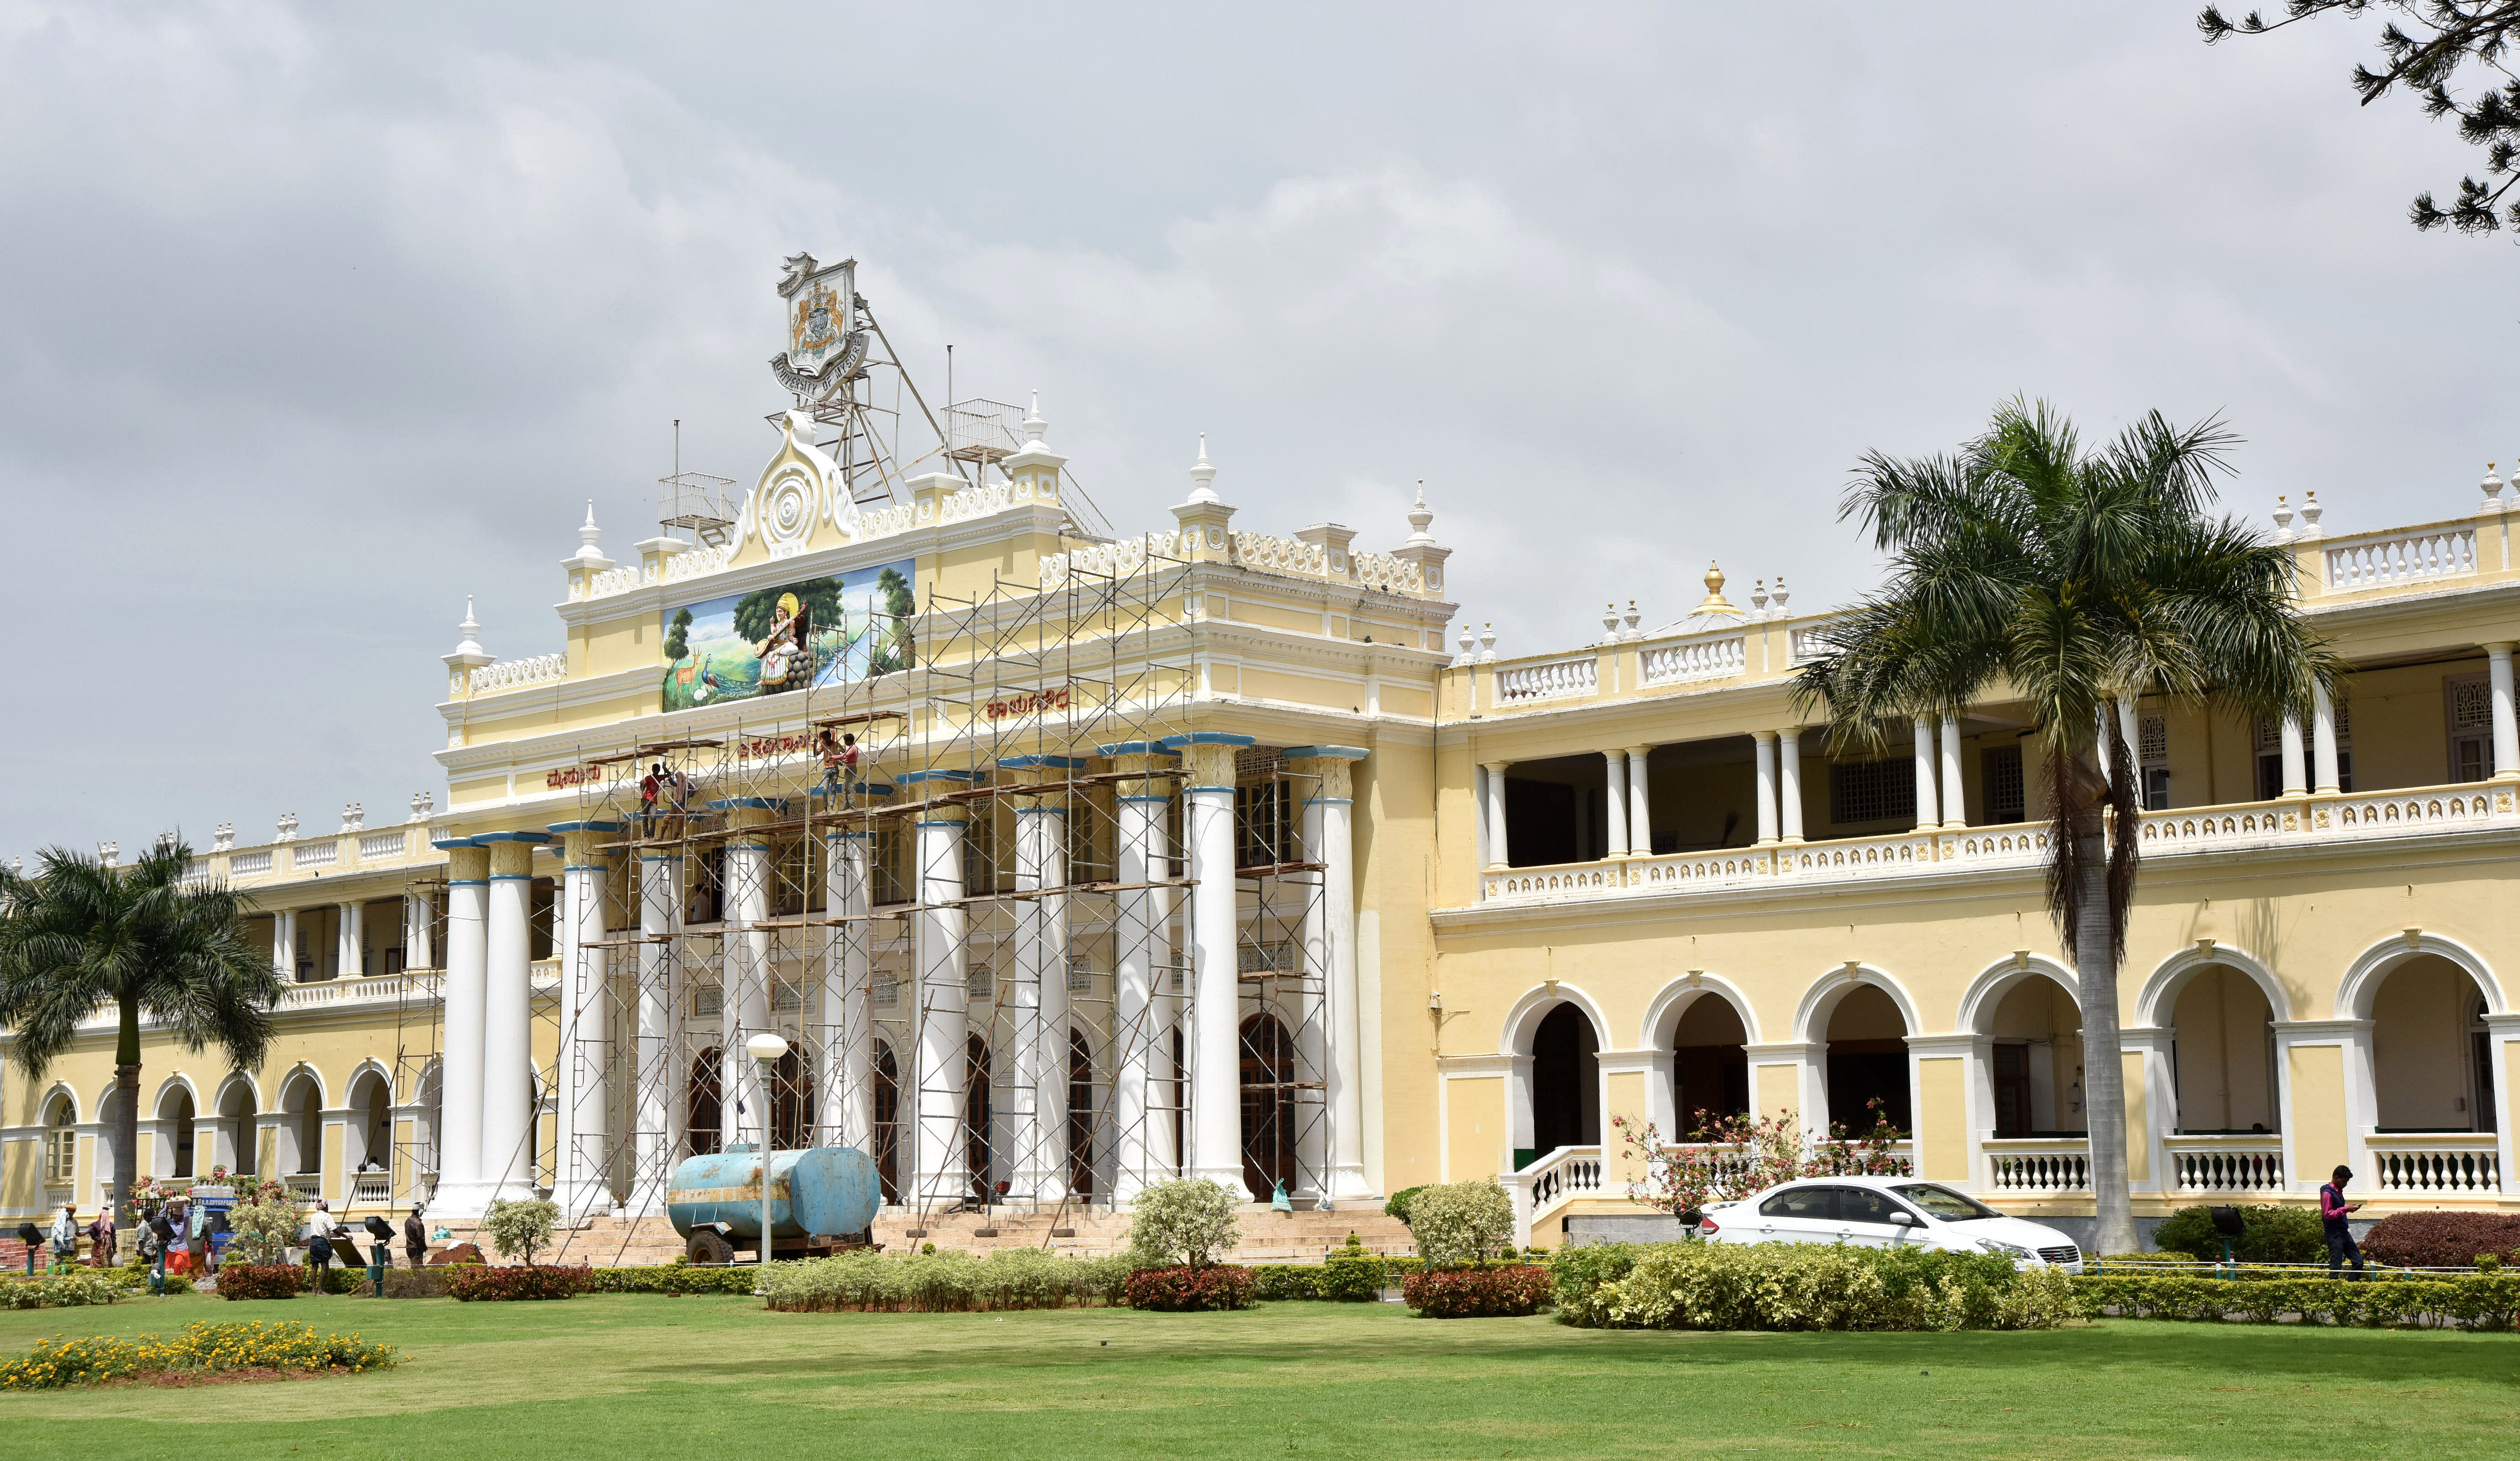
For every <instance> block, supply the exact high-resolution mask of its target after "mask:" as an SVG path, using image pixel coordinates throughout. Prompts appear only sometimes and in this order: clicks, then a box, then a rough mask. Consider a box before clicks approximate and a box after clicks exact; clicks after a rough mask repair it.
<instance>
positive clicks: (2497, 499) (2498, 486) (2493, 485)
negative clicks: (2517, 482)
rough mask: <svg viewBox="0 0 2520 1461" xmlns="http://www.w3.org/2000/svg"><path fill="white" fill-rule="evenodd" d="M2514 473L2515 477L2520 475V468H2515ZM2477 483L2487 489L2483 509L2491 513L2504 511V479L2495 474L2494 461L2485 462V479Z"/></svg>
mask: <svg viewBox="0 0 2520 1461" xmlns="http://www.w3.org/2000/svg"><path fill="white" fill-rule="evenodd" d="M2512 475H2513V476H2514V477H2520V468H2515V469H2513V472H2512ZM2477 485H2478V486H2480V487H2482V488H2483V489H2484V491H2485V507H2484V509H2483V510H2484V511H2486V512H2489V513H2498V512H2500V511H2502V479H2500V478H2498V477H2497V476H2495V475H2494V464H2493V463H2492V462H2488V463H2486V464H2485V480H2483V481H2482V482H2479V483H2477Z"/></svg>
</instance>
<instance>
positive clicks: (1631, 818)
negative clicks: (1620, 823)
mask: <svg viewBox="0 0 2520 1461" xmlns="http://www.w3.org/2000/svg"><path fill="white" fill-rule="evenodd" d="M1652 752H1653V748H1652V747H1650V746H1631V747H1629V748H1628V851H1629V852H1630V853H1632V854H1633V855H1635V856H1638V857H1645V856H1650V855H1651V854H1652V852H1653V804H1652V802H1651V801H1650V800H1648V799H1647V798H1646V796H1645V794H1646V793H1647V792H1648V791H1650V790H1651V788H1650V787H1648V786H1647V785H1646V783H1645V757H1646V756H1647V755H1649V754H1651V753H1652Z"/></svg>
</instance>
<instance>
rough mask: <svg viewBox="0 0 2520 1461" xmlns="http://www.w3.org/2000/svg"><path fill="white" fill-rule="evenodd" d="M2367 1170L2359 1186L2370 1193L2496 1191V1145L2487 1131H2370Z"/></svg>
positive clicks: (2498, 1179) (2498, 1182) (2499, 1184)
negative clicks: (2464, 1132)
mask: <svg viewBox="0 0 2520 1461" xmlns="http://www.w3.org/2000/svg"><path fill="white" fill-rule="evenodd" d="M2366 1143H2367V1145H2368V1146H2369V1148H2370V1151H2371V1172H2370V1174H2369V1175H2368V1176H2367V1177H2365V1178H2363V1188H2364V1189H2365V1190H2367V1191H2372V1192H2422V1193H2434V1192H2500V1191H2501V1190H2502V1167H2501V1160H2500V1157H2499V1147H2498V1143H2497V1142H2496V1140H2495V1136H2494V1133H2493V1132H2491V1131H2479V1132H2476V1133H2474V1134H2472V1135H2470V1134H2462V1133H2459V1132H2454V1131H2453V1132H2443V1133H2438V1134H2436V1133H2430V1132H2426V1133H2422V1134H2414V1133H2407V1134H2403V1135H2401V1134H2386V1133H2377V1132H2375V1133H2373V1134H2372V1135H2371V1136H2370V1137H2368V1138H2367V1139H2366Z"/></svg>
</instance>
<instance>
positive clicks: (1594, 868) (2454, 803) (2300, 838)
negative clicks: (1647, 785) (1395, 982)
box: [1479, 783, 2520, 903]
mask: <svg viewBox="0 0 2520 1461" xmlns="http://www.w3.org/2000/svg"><path fill="white" fill-rule="evenodd" d="M2513 794H2514V788H2513V786H2512V785H2511V784H2509V783H2467V784H2460V785H2456V786H2438V787H2416V788H2408V789H2401V790H2397V791H2389V792H2376V793H2372V794H2370V795H2368V796H2359V795H2338V794H2330V795H2326V796H2315V797H2294V798H2285V799H2277V800H2273V801H2253V802H2239V803H2234V804H2231V805H2227V806H2191V807H2178V808H2174V809H2171V810H2168V811H2147V812H2143V813H2141V814H2140V821H2139V827H2138V834H2137V835H2138V838H2139V839H2140V846H2141V848H2142V851H2143V855H2144V856H2145V857H2148V858H2149V857H2183V856H2195V855H2201V854H2208V853H2216V852H2244V851H2283V850H2288V849H2293V848H2309V847H2314V846H2320V845H2338V844H2367V843H2379V842H2393V841H2401V840H2406V839H2412V838H2425V837H2438V836H2447V835H2456V834H2460V833H2472V832H2493V831H2504V832H2508V831H2520V805H2515V799H2514V795H2513ZM2047 855H2048V828H2047V826H2046V825H2045V824H2044V823H2031V822H2016V823H2012V824H2008V825H2004V826H1996V827H1962V828H1942V829H1939V830H1933V831H1926V830H1918V831H1914V832H1903V833H1897V834H1893V835H1890V836H1883V837H1862V838H1847V839H1841V840H1833V841H1824V842H1808V843H1786V844H1777V845H1766V846H1748V847H1728V848H1722V849H1717V850H1711V851H1702V852H1688V853H1678V854H1662V855H1656V856H1644V857H1637V856H1629V857H1607V858H1601V859H1598V860H1595V861H1591V862H1581V863H1561V864H1556V865H1553V866H1547V867H1518V868H1510V869H1506V870H1502V871H1490V872H1487V873H1484V874H1482V875H1481V876H1480V879H1479V892H1480V899H1481V901H1482V902H1487V903H1550V902H1565V901H1586V900H1605V899H1620V898H1649V897H1656V896H1661V895H1664V894H1677V893H1691V892H1701V891H1703V892H1716V891H1727V890H1757V889H1773V888H1778V887H1781V886H1785V885H1794V884H1816V883H1824V884H1853V883H1867V882H1881V881H1896V880H1900V879H1907V878H1919V877H1930V876H1935V875H1947V874H1952V873H1958V872H1967V871H1975V870H1985V871H1988V872H2013V873H2023V872H2032V871H2036V870H2037V869H2039V868H2040V867H2042V866H2043V865H2044V864H2045V862H2046V859H2047Z"/></svg>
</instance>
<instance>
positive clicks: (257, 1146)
mask: <svg viewBox="0 0 2520 1461" xmlns="http://www.w3.org/2000/svg"><path fill="white" fill-rule="evenodd" d="M210 1162H211V1164H213V1165H221V1166H225V1167H226V1168H227V1169H228V1170H229V1171H231V1172H233V1173H235V1174H236V1175H237V1176H240V1177H250V1176H254V1175H256V1174H257V1173H258V1172H259V1171H260V1169H261V1166H262V1113H261V1111H260V1109H259V1108H258V1107H256V1106H255V1104H254V1099H253V1087H252V1086H251V1085H249V1084H248V1083H247V1081H246V1079H245V1077H243V1076H241V1075H240V1076H238V1077H237V1078H236V1079H234V1080H231V1081H229V1082H228V1085H227V1089H226V1090H225V1091H223V1092H221V1093H220V1096H219V1130H218V1139H217V1141H216V1142H214V1143H213V1144H212V1149H211V1155H210Z"/></svg>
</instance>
